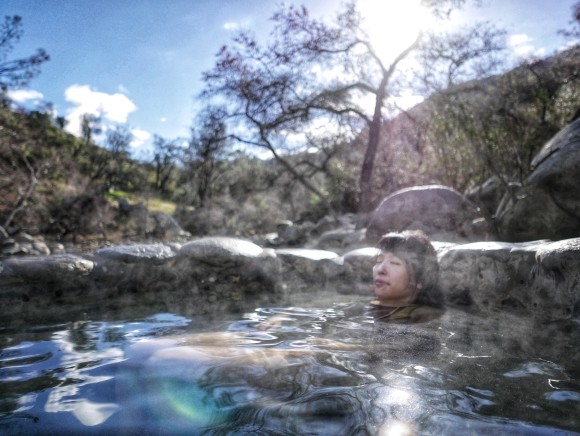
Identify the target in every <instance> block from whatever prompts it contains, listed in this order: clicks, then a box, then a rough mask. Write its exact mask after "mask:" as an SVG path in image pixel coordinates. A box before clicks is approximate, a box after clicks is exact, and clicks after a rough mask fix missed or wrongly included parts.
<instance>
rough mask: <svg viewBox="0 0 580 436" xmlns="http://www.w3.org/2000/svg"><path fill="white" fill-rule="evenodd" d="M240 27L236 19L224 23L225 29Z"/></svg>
mask: <svg viewBox="0 0 580 436" xmlns="http://www.w3.org/2000/svg"><path fill="white" fill-rule="evenodd" d="M240 27H241V26H240V24H239V23H236V22H234V21H228V22H227V23H224V29H225V30H238V29H239V28H240Z"/></svg>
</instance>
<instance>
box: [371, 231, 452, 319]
mask: <svg viewBox="0 0 580 436" xmlns="http://www.w3.org/2000/svg"><path fill="white" fill-rule="evenodd" d="M377 248H378V250H379V252H378V254H377V257H376V261H375V265H374V266H373V283H372V288H373V292H374V294H375V296H376V297H377V299H376V300H374V301H373V302H372V303H371V310H370V313H371V314H372V316H373V318H374V319H375V321H379V320H380V321H397V322H424V321H429V320H430V319H433V318H436V317H438V316H439V315H440V314H441V312H442V310H441V308H442V306H443V297H442V294H441V291H440V290H439V287H438V275H439V265H438V262H437V252H436V251H435V248H434V247H433V245H432V244H431V242H430V240H429V238H428V237H427V236H426V235H425V234H424V233H423V232H421V231H417V230H415V231H404V232H401V233H387V234H386V235H383V236H382V237H381V239H380V240H379V242H378V243H377Z"/></svg>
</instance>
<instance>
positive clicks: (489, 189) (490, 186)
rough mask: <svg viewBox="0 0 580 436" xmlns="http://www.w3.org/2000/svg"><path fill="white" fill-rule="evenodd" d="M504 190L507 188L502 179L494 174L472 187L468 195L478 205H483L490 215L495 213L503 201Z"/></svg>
mask: <svg viewBox="0 0 580 436" xmlns="http://www.w3.org/2000/svg"><path fill="white" fill-rule="evenodd" d="M504 192H505V188H504V186H503V185H502V182H501V180H500V179H499V178H498V177H496V176H494V177H491V178H489V179H487V180H486V181H485V182H483V183H482V184H480V185H478V186H476V187H474V188H472V189H470V190H469V192H467V194H466V197H467V199H468V200H469V201H471V202H473V203H474V204H476V205H480V204H481V205H483V206H484V207H485V208H486V209H487V212H488V213H489V215H493V214H494V213H495V211H496V210H497V208H498V206H499V204H500V202H501V199H502V197H503V194H504Z"/></svg>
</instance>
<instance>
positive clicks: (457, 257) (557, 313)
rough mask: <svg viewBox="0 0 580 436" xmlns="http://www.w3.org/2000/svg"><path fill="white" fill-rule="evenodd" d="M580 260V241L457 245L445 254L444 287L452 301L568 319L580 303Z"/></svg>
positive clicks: (473, 306)
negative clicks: (578, 269) (579, 268)
mask: <svg viewBox="0 0 580 436" xmlns="http://www.w3.org/2000/svg"><path fill="white" fill-rule="evenodd" d="M579 264H580V239H573V240H569V241H559V242H554V243H547V242H546V241H535V242H528V243H505V242H503V243H502V242H480V243H473V244H465V245H457V246H455V247H452V248H450V249H447V250H445V251H444V252H443V253H442V254H441V256H440V265H441V287H442V290H443V292H444V293H445V295H446V299H447V303H448V304H451V305H459V306H469V307H471V308H472V309H475V310H478V311H483V312H489V311H498V310H507V311H510V312H514V313H519V314H533V315H534V316H536V317H538V318H542V319H548V320H558V319H568V318H570V317H571V316H572V314H573V312H574V308H575V306H576V305H577V304H578V302H579V301H580V286H579V285H578V284H579V283H580V273H579V272H577V266H578V265H579Z"/></svg>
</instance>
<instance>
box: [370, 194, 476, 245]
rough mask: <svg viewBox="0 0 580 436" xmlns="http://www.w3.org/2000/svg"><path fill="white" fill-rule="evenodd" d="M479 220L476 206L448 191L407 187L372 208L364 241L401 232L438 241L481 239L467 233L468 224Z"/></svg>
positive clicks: (374, 240) (373, 241)
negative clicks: (421, 231) (404, 231)
mask: <svg viewBox="0 0 580 436" xmlns="http://www.w3.org/2000/svg"><path fill="white" fill-rule="evenodd" d="M478 218H482V217H481V215H480V214H479V211H478V209H477V207H476V206H475V205H473V204H472V203H471V202H469V201H467V200H466V199H465V198H464V197H463V196H462V195H461V194H459V193H458V192H457V191H455V190H453V189H451V188H448V187H445V186H439V185H429V186H418V187H413V188H407V189H402V190H400V191H397V192H395V193H393V194H391V195H389V196H388V197H386V198H385V199H384V200H383V201H382V203H381V204H380V205H379V207H377V209H375V211H374V212H373V213H372V215H371V218H370V222H369V225H368V227H367V232H366V239H367V241H369V242H370V243H372V244H374V243H375V242H376V241H377V240H378V239H379V238H380V237H381V236H382V235H383V234H385V233H387V232H399V231H402V230H423V231H424V232H425V233H426V234H427V235H429V236H430V237H431V239H433V240H438V241H451V242H465V241H467V240H475V239H482V235H473V234H470V233H468V232H469V229H470V228H471V227H470V223H471V222H472V221H473V220H475V219H478ZM483 236H485V235H483Z"/></svg>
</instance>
